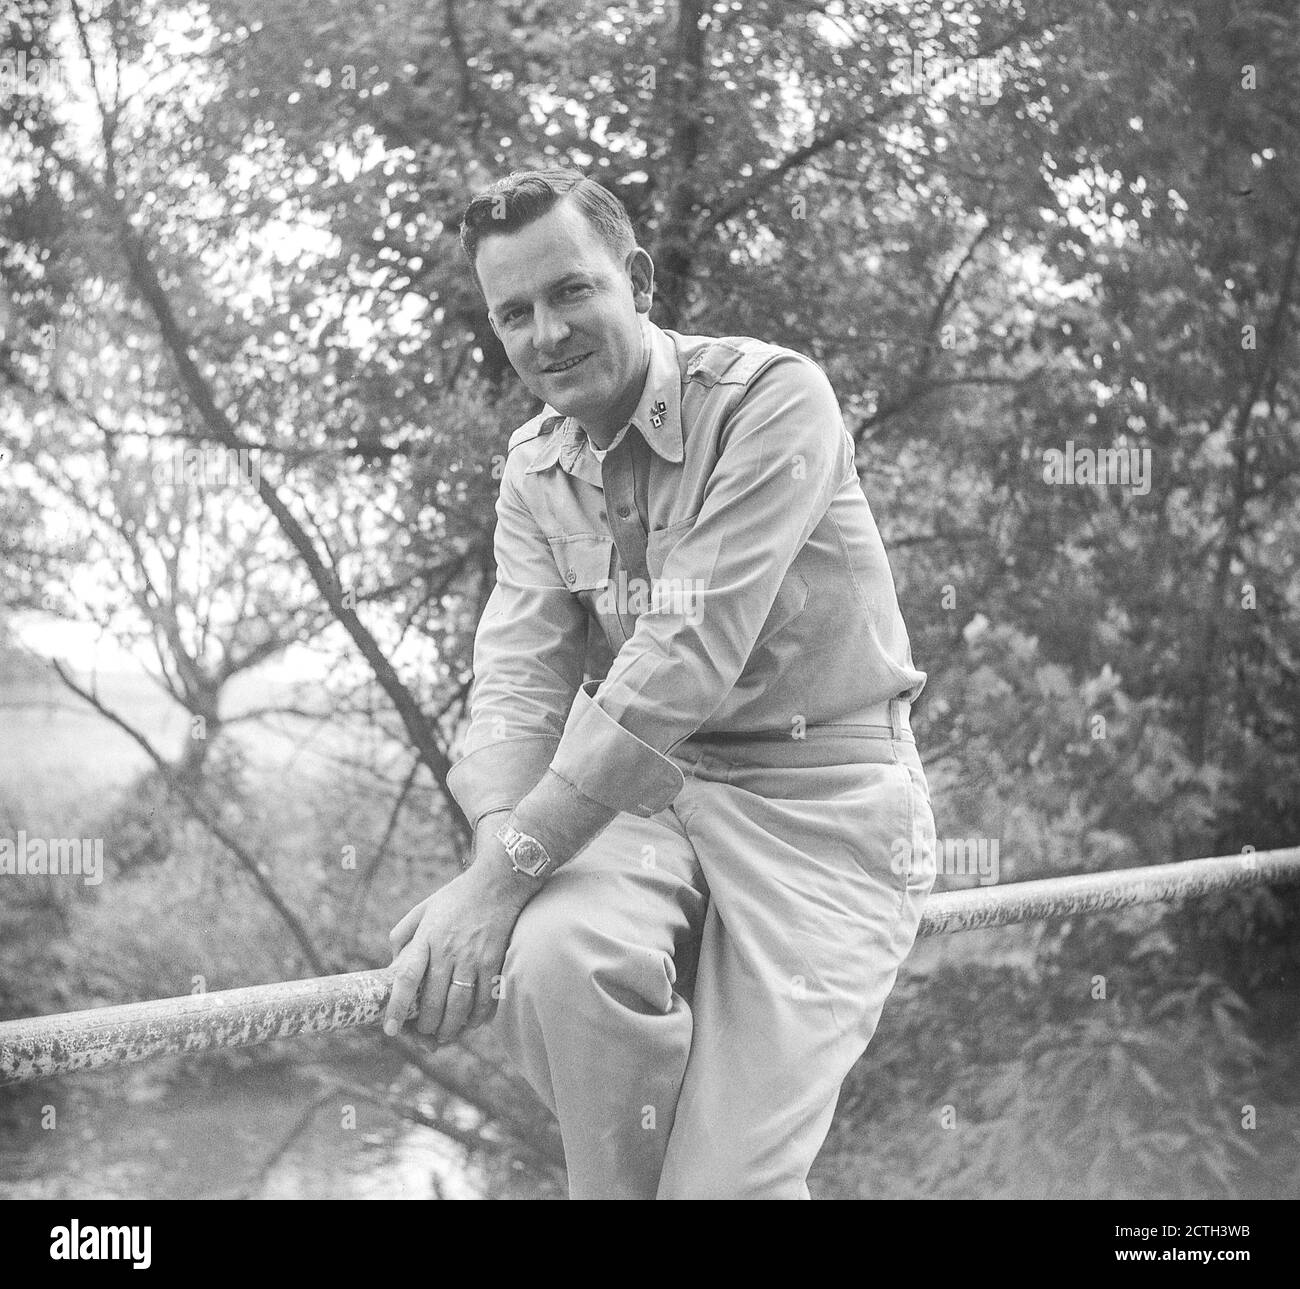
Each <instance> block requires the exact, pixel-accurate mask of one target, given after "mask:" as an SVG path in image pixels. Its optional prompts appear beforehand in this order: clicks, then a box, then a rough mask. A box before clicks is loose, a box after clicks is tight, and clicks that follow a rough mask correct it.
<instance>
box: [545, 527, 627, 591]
mask: <svg viewBox="0 0 1300 1289" xmlns="http://www.w3.org/2000/svg"><path fill="white" fill-rule="evenodd" d="M547 540H548V541H549V542H550V544H551V554H552V555H554V556H555V567H556V568H558V569H559V570H560V576H561V577H562V578H563V579H564V585H565V586H567V587H568V588H569V590H570V591H595V590H598V589H600V588H603V587H604V586H605V585H606V584H607V583H608V581H609V566H610V561H611V559H612V558H613V555H614V539H613V538H612V537H601V536H599V535H598V534H596V533H581V534H579V535H577V536H575V537H551V538H548V539H547Z"/></svg>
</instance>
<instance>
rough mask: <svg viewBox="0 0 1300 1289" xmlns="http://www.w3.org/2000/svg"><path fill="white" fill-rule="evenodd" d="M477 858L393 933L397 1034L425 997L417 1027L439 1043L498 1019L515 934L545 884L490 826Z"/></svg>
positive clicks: (392, 1003)
mask: <svg viewBox="0 0 1300 1289" xmlns="http://www.w3.org/2000/svg"><path fill="white" fill-rule="evenodd" d="M508 813H509V812H508V811H507V812H502V813H501V816H500V817H501V818H505V817H506V815H507V814H508ZM485 822H486V821H485ZM495 822H497V823H499V819H498V820H496V821H495ZM475 856H476V857H475V862H474V866H473V867H472V868H470V870H469V871H468V872H466V873H462V874H461V875H460V876H459V877H457V878H455V879H453V880H452V881H450V882H448V883H447V885H446V886H444V887H442V889H441V890H438V891H435V892H434V893H433V894H432V895H430V896H429V898H428V899H426V900H422V901H421V902H420V903H419V904H417V905H416V906H415V907H414V908H413V909H412V910H411V911H410V912H409V913H408V914H407V915H406V916H405V917H404V918H403V919H402V920H401V921H400V922H399V923H398V924H397V925H396V926H395V927H394V928H393V929H392V931H391V932H390V933H389V936H388V943H389V946H390V947H391V948H392V951H393V965H394V966H395V967H396V969H397V971H396V976H395V978H394V981H393V992H392V995H391V996H390V998H389V1000H388V1007H387V1009H386V1011H385V1013H384V1033H386V1034H388V1035H390V1036H391V1035H393V1034H396V1033H397V1032H398V1031H399V1030H400V1029H401V1027H402V1026H403V1024H405V1022H406V1014H407V1012H408V1011H409V1010H410V1006H411V1004H412V1003H413V1002H414V1001H415V996H416V994H417V993H420V994H421V1000H420V1014H419V1019H418V1020H417V1022H416V1029H417V1030H419V1032H420V1033H421V1034H432V1035H434V1036H435V1038H436V1039H437V1041H438V1042H439V1043H450V1042H452V1041H453V1040H455V1039H456V1038H457V1037H458V1036H459V1035H460V1034H461V1033H462V1032H463V1031H464V1030H466V1029H469V1028H472V1027H473V1026H475V1025H481V1024H483V1022H484V1021H486V1020H488V1019H489V1017H491V1015H492V1011H493V1007H494V1005H495V1002H496V999H495V998H494V997H493V992H494V989H495V986H496V985H497V983H498V982H499V980H500V977H501V967H502V964H503V962H504V961H505V956H506V948H507V946H508V945H509V943H510V934H511V932H512V931H513V930H514V926H515V922H516V920H517V919H518V917H519V914H520V912H521V911H522V910H523V907H524V905H525V904H527V903H528V900H529V899H530V898H531V897H532V895H533V894H534V893H535V892H536V889H537V885H538V884H537V883H535V882H534V880H533V879H532V878H530V877H525V876H521V875H519V874H517V873H515V872H513V870H512V866H511V863H510V857H509V855H507V854H506V852H505V848H504V847H503V846H502V845H501V843H500V842H499V841H497V840H496V838H495V837H492V836H490V833H488V832H487V830H486V829H484V828H483V827H480V828H479V830H478V835H477V837H476V840H475ZM456 982H460V983H456Z"/></svg>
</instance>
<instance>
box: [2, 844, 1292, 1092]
mask: <svg viewBox="0 0 1300 1289" xmlns="http://www.w3.org/2000/svg"><path fill="white" fill-rule="evenodd" d="M1296 882H1300V847H1294V848H1292V849H1289V850H1273V851H1265V852H1261V853H1259V854H1249V855H1229V856H1225V857H1223V858H1219V859H1193V860H1189V861H1187V862H1186V863H1182V864H1156V865H1152V866H1150V867H1146V868H1126V869H1120V870H1119V871H1117V872H1106V873H1088V874H1085V875H1083V876H1076V877H1051V878H1047V879H1045V880H1042V881H1036V882H1015V883H1011V884H1009V885H1007V886H1001V887H981V888H977V889H973V890H963V891H949V892H945V893H943V894H940V895H934V896H931V897H930V899H929V901H928V902H927V905H926V910H925V915H924V917H923V918H922V921H921V930H920V934H921V935H923V936H929V935H947V934H949V933H951V932H954V931H973V930H978V929H980V928H983V927H994V926H1008V925H1011V924H1012V923H1016V922H1032V921H1037V920H1039V919H1041V918H1051V917H1065V916H1068V915H1070V914H1074V913H1097V912H1102V911H1104V910H1107V909H1120V908H1127V907H1129V906H1130V905H1134V904H1154V903H1169V902H1174V901H1178V900H1184V899H1191V898H1194V897H1197V896H1201V895H1209V894H1211V893H1213V892H1215V891H1226V890H1237V889H1241V888H1243V887H1248V886H1263V885H1284V884H1289V883H1296ZM391 987H392V969H391V968H381V969H379V970H376V971H353V972H349V973H347V974H346V975H340V976H320V977H317V978H315V979H311V980H290V981H286V982H284V983H282V984H275V985H253V986H251V987H249V988H247V989H227V990H223V991H221V992H218V993H211V994H191V995H187V996H185V997H182V998H160V999H156V1000H154V1001H152V1002H145V1003H128V1004H126V1005H125V1006H122V1007H97V1008H94V1009H93V1010H90V1011H79V1012H64V1013H62V1014H60V1015H56V1016H38V1017H33V1018H32V1019H29V1020H10V1021H3V1022H0V1086H3V1085H5V1084H9V1083H26V1082H30V1081H32V1080H34V1079H44V1078H49V1077H51V1076H53V1075H58V1074H69V1073H72V1072H73V1071H76V1070H95V1069H102V1068H103V1067H105V1066H109V1065H124V1064H127V1063H128V1062H132V1061H143V1060H147V1059H148V1058H149V1057H154V1056H169V1055H176V1054H182V1053H185V1052H202V1051H207V1050H209V1049H212V1048H221V1047H250V1046H252V1045H253V1044H256V1043H266V1042H269V1041H270V1040H271V1039H273V1038H294V1037H296V1036H298V1035H300V1034H324V1033H327V1032H329V1031H331V1030H339V1029H353V1028H355V1027H357V1026H359V1025H374V1024H376V1023H377V1022H378V1021H379V1020H380V1018H381V1017H382V1016H383V1012H384V1006H385V1004H386V1003H387V1001H388V992H389V989H390V988H391ZM411 1014H412V1015H414V1014H415V1013H414V1009H412V1013H411Z"/></svg>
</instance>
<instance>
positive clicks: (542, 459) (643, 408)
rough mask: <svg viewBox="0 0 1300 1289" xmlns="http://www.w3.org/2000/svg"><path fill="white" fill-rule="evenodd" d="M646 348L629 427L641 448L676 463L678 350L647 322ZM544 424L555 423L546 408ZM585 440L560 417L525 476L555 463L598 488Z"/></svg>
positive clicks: (679, 444) (679, 449) (680, 446)
mask: <svg viewBox="0 0 1300 1289" xmlns="http://www.w3.org/2000/svg"><path fill="white" fill-rule="evenodd" d="M646 334H647V337H648V339H649V343H650V367H649V370H648V371H647V372H646V379H645V389H644V390H642V392H641V399H640V401H639V402H638V403H637V405H636V410H635V411H634V412H633V413H632V416H631V423H632V424H633V425H634V426H635V427H636V428H637V430H639V431H640V433H641V437H642V438H643V439H645V441H646V443H647V444H648V445H649V446H650V447H651V448H652V449H653V450H654V451H655V452H657V453H658V454H659V455H660V456H661V457H663V458H664V460H665V461H681V460H682V459H683V458H684V457H685V455H686V449H685V441H684V439H683V436H682V374H681V368H680V367H679V366H678V364H677V347H676V346H675V345H674V344H673V342H672V339H671V337H669V335H668V334H667V333H666V332H665V331H663V329H662V328H660V327H656V326H655V324H654V323H653V322H649V321H647V322H646ZM542 415H543V417H545V418H548V419H549V418H551V417H558V416H559V413H558V412H556V411H555V409H554V408H553V407H551V406H550V405H549V404H548V405H547V406H546V407H545V408H543V409H542ZM587 447H588V444H587V435H586V432H585V431H584V430H583V429H582V427H581V426H580V425H579V424H578V423H577V421H575V420H574V419H573V417H571V416H566V417H561V418H560V423H559V425H557V427H556V428H555V429H553V430H552V431H551V435H550V441H549V442H548V443H547V445H546V446H545V447H544V448H543V449H542V450H541V452H539V453H538V455H537V458H536V460H534V461H533V463H532V465H530V466H529V467H528V470H527V473H528V474H536V473H538V472H539V471H541V470H547V469H549V468H550V467H551V466H553V465H555V464H556V462H557V461H558V462H559V465H560V468H561V469H562V470H565V471H566V472H567V473H569V474H571V475H574V476H575V477H577V478H579V479H584V480H586V481H587V482H588V483H594V484H595V485H596V486H597V487H600V486H601V469H600V462H599V461H597V460H596V458H595V457H594V456H593V455H592V454H591V452H590V451H588V450H587Z"/></svg>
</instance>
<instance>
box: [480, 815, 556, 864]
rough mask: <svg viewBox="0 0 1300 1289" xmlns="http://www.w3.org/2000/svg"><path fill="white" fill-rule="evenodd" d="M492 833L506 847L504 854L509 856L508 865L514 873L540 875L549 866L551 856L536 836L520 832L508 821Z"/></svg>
mask: <svg viewBox="0 0 1300 1289" xmlns="http://www.w3.org/2000/svg"><path fill="white" fill-rule="evenodd" d="M493 835H494V836H495V837H496V839H497V840H498V841H499V842H500V843H501V844H502V845H503V846H504V847H505V848H506V854H507V855H509V856H510V866H511V868H513V869H514V870H515V872H516V873H524V874H526V875H527V876H528V877H541V875H542V874H543V873H544V872H546V870H547V869H548V868H550V866H551V857H550V856H549V855H548V854H547V853H546V847H545V846H543V845H542V843H541V842H540V841H538V840H537V838H536V837H530V836H529V835H528V834H527V833H526V832H520V831H519V829H518V828H512V827H511V826H510V825H509V824H508V823H504V824H502V825H501V827H500V828H498V829H497V830H496V832H495V833H494V834H493Z"/></svg>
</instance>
